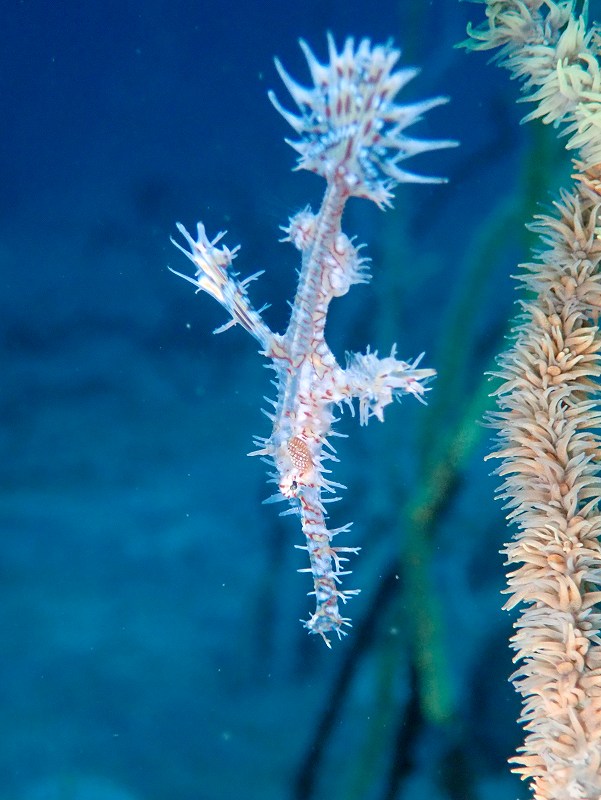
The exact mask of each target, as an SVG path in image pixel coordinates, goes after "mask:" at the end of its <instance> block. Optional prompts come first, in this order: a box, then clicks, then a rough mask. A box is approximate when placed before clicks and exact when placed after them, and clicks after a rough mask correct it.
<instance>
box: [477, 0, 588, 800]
mask: <svg viewBox="0 0 601 800" xmlns="http://www.w3.org/2000/svg"><path fill="white" fill-rule="evenodd" d="M487 17H488V22H487V23H486V24H484V25H483V26H481V27H479V28H476V29H471V30H470V31H469V32H470V36H471V37H472V38H471V41H470V42H468V43H467V44H468V46H469V47H471V48H472V49H488V48H493V47H501V50H500V52H499V53H498V56H497V58H498V59H500V60H501V62H502V63H503V65H504V66H506V67H508V68H509V69H510V70H511V71H512V73H513V75H514V76H516V77H518V78H520V79H521V80H522V81H523V89H524V92H525V99H526V100H527V101H531V102H534V103H536V106H535V109H534V110H533V111H532V112H531V113H530V114H528V116H527V117H526V119H535V118H540V119H542V121H543V122H545V123H551V124H553V125H554V126H555V127H559V128H560V129H561V132H562V134H564V135H567V137H568V139H567V143H566V147H567V148H568V149H570V150H573V151H575V152H576V153H577V154H578V159H579V160H578V161H577V162H576V164H577V170H578V173H577V175H576V176H575V178H576V182H575V185H574V187H573V188H572V190H571V191H563V192H561V195H560V198H559V199H558V200H557V201H556V202H555V203H554V211H553V213H551V214H548V215H540V216H538V217H537V218H536V220H535V223H534V224H533V226H532V228H533V230H534V231H535V232H537V233H538V234H539V235H540V237H541V240H542V247H541V248H540V250H539V251H537V253H536V254H535V259H534V260H533V262H532V263H530V264H525V265H523V267H524V269H525V274H523V275H522V277H521V278H520V279H521V281H522V282H523V283H524V284H525V288H526V289H527V290H529V291H530V292H531V296H532V299H530V300H529V301H528V302H525V301H524V302H522V303H521V306H522V313H521V315H520V317H519V318H518V321H517V326H516V329H515V334H516V337H515V341H514V343H513V346H512V347H511V348H510V349H509V350H508V351H507V352H506V353H504V354H503V355H502V356H501V358H500V360H499V363H500V371H499V377H500V378H501V379H502V381H503V382H502V384H501V386H500V388H499V389H498V391H497V392H496V394H497V398H498V405H499V411H498V412H497V413H496V414H494V415H493V422H494V424H495V426H496V427H497V428H498V430H499V445H498V449H497V450H496V452H494V453H493V454H492V457H494V458H500V459H502V463H501V466H500V467H499V468H498V470H497V472H498V474H499V475H501V476H502V477H503V478H504V483H503V485H502V487H501V489H500V497H502V498H503V499H504V500H505V501H506V507H507V508H509V509H510V513H509V516H508V518H509V520H510V521H511V522H513V523H514V525H515V526H516V527H517V532H516V534H515V536H514V539H513V541H512V542H510V543H509V544H507V545H506V550H505V552H506V554H507V563H508V565H509V566H510V569H511V571H510V572H509V576H508V589H507V592H508V593H509V594H510V595H511V596H510V599H509V600H508V602H507V604H506V606H505V607H506V608H508V609H511V608H513V607H514V606H516V605H518V604H520V605H521V607H522V612H521V616H520V618H519V619H518V621H517V622H516V623H515V628H516V633H515V634H514V636H513V637H512V640H511V641H512V647H513V649H514V650H515V651H516V656H515V661H516V662H518V663H519V666H518V668H517V670H516V672H515V673H514V674H513V676H512V680H513V683H514V686H515V687H516V689H517V691H518V692H520V694H521V695H522V697H523V698H524V706H523V712H522V715H521V722H522V723H523V725H524V727H525V730H526V732H527V736H526V739H525V742H524V746H523V747H522V748H520V750H519V754H518V755H517V756H516V757H515V758H513V759H512V761H513V763H514V764H516V765H517V766H516V767H515V770H514V771H515V772H517V773H519V774H521V776H522V778H524V779H530V780H531V785H532V789H533V792H534V797H535V798H536V799H537V800H599V798H600V797H601V638H600V635H599V632H600V629H601V613H600V611H599V609H598V607H597V604H598V603H599V601H600V600H601V591H599V585H600V583H601V545H600V543H599V535H600V534H601V515H600V513H599V508H598V504H599V498H600V495H601V478H600V477H599V472H600V470H599V459H600V456H601V437H600V436H599V434H598V433H597V430H598V429H599V427H601V410H600V408H599V379H600V378H601V356H600V352H601V335H600V333H599V329H598V327H597V322H598V318H599V313H600V311H601V270H600V265H601V222H600V208H601V192H600V191H599V190H600V183H599V177H600V175H601V172H600V170H601V164H600V163H599V162H600V161H601V111H600V109H601V94H600V92H601V81H600V70H599V47H598V45H599V36H598V32H597V30H596V29H595V28H594V27H592V28H590V29H587V24H586V19H585V18H584V17H582V16H581V17H578V16H577V15H576V14H575V5H574V3H573V2H559V3H554V2H550V1H548V0H547V1H545V2H542V0H523V1H522V0H489V1H488V2H487Z"/></svg>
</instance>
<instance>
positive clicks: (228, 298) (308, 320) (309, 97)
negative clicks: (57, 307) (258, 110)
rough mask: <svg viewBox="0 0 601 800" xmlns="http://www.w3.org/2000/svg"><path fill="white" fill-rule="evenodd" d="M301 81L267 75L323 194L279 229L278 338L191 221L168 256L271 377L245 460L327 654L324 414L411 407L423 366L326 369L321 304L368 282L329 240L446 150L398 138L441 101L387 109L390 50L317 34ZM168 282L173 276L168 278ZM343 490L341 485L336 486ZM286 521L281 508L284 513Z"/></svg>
mask: <svg viewBox="0 0 601 800" xmlns="http://www.w3.org/2000/svg"><path fill="white" fill-rule="evenodd" d="M301 47H302V49H303V51H304V53H305V56H306V58H307V63H308V66H309V71H310V74H311V79H312V82H313V85H312V86H310V87H306V86H302V85H301V84H299V83H297V82H296V81H295V80H294V79H293V78H291V77H290V76H289V75H288V73H287V72H286V71H285V69H284V68H283V67H282V65H281V64H280V62H279V61H277V60H276V67H277V69H278V72H279V74H280V77H281V78H282V80H283V82H284V84H285V86H286V88H287V89H288V91H289V92H290V95H291V97H292V100H293V101H294V103H295V104H296V106H297V112H291V111H288V110H286V109H284V108H283V106H281V105H280V103H279V101H278V100H277V98H276V97H275V95H274V94H273V93H272V92H270V93H269V97H270V99H271V102H272V103H273V105H274V106H275V108H276V109H277V110H278V111H279V112H280V114H281V115H282V116H283V117H284V119H285V120H286V121H287V122H288V123H289V124H290V125H291V127H292V128H293V130H294V132H295V134H296V136H297V137H298V138H297V139H295V140H294V141H290V142H289V143H290V144H291V145H292V147H293V148H294V149H295V150H296V151H297V153H298V154H299V158H298V164H297V169H306V170H310V171H311V172H314V173H316V174H318V175H321V176H322V177H323V178H324V179H325V181H326V191H325V195H324V198H323V201H322V204H321V208H320V209H319V211H318V212H317V213H315V214H314V213H313V212H312V211H311V210H310V209H308V208H307V209H304V210H303V211H300V212H299V213H298V214H296V215H295V216H293V217H292V218H291V219H290V222H289V225H288V226H287V227H286V228H284V231H285V233H286V238H285V241H289V242H291V243H292V244H293V245H294V247H296V248H297V249H298V250H299V251H300V253H301V259H302V266H301V270H300V275H299V281H298V288H297V291H296V297H295V299H294V303H293V304H292V315H291V318H290V323H289V325H288V328H287V330H286V332H285V333H283V334H277V333H273V332H272V331H271V330H270V329H269V327H268V326H267V325H266V323H265V322H264V321H263V319H262V317H261V312H262V310H263V309H260V310H258V311H256V310H255V309H254V307H253V306H252V304H251V302H250V299H249V297H248V295H247V291H246V288H247V285H248V283H249V282H250V281H251V280H253V279H254V278H255V277H257V275H258V274H259V273H256V274H255V275H252V276H251V277H250V278H246V279H245V280H242V281H241V280H239V279H238V276H237V275H236V273H234V272H233V270H232V261H233V258H234V257H235V255H236V253H237V251H238V248H237V247H235V248H234V249H232V250H230V249H229V248H228V247H226V246H225V245H223V244H220V242H221V239H222V236H223V234H219V235H218V236H217V237H215V238H214V239H212V240H210V239H209V238H208V237H207V235H206V233H205V229H204V226H203V225H201V224H199V225H198V234H197V238H196V239H194V238H193V237H192V236H191V235H190V234H188V233H187V231H186V230H185V228H184V227H183V226H182V225H178V229H179V231H180V233H181V234H182V235H183V237H184V239H185V241H186V244H187V247H188V249H186V247H183V246H181V245H179V244H177V243H176V244H177V246H178V247H179V248H180V250H182V251H183V252H184V253H185V254H186V256H188V258H189V259H190V260H191V261H192V263H193V264H194V267H195V274H194V277H188V276H187V275H181V277H183V278H185V279H186V280H187V281H189V282H190V283H192V284H193V285H194V286H196V287H197V291H201V290H202V291H204V292H207V293H208V294H210V295H211V296H212V297H214V298H215V299H216V300H217V301H218V302H219V303H220V304H221V305H222V306H223V307H224V308H225V309H226V311H227V312H228V313H229V315H230V316H231V319H230V320H229V321H228V322H227V323H226V324H225V325H224V326H222V328H220V329H218V330H219V331H221V330H225V329H226V328H229V327H231V326H232V325H236V324H239V325H241V326H242V327H243V328H245V329H246V330H247V331H248V332H249V333H250V334H251V335H252V336H254V337H255V339H257V341H258V342H259V343H260V345H261V353H262V355H264V356H265V357H266V358H268V359H269V360H270V362H271V363H270V365H269V366H271V368H272V369H273V370H274V372H275V381H274V384H275V386H276V388H277V398H276V400H275V401H270V402H272V404H273V412H271V411H269V412H266V414H267V416H268V417H269V419H270V420H271V421H272V423H273V429H272V432H271V434H270V436H268V437H266V438H260V437H259V438H257V440H256V446H257V450H255V451H254V453H252V455H260V456H262V457H263V458H264V459H266V460H267V461H268V463H269V464H270V465H271V467H272V469H273V471H272V472H271V473H270V479H271V481H273V483H275V484H276V485H277V488H278V491H277V492H276V494H275V495H273V496H272V497H271V498H269V501H277V500H287V501H288V502H289V503H290V504H291V509H290V510H291V511H292V512H294V513H297V514H298V515H299V516H300V519H301V526H302V530H303V533H304V536H305V545H304V546H303V549H305V550H307V552H308V555H309V564H310V566H309V568H308V569H307V570H303V571H308V572H310V573H311V574H312V576H313V592H312V594H314V595H315V599H316V610H315V612H314V613H313V614H312V615H311V617H310V618H309V620H307V621H306V622H305V626H306V627H307V628H308V629H309V631H310V632H311V633H316V634H320V635H321V636H322V637H323V639H324V641H325V642H326V644H327V645H328V646H329V645H330V643H329V640H328V637H327V635H326V634H327V633H328V632H330V631H334V632H335V633H336V634H338V636H341V635H342V634H343V633H344V631H343V626H347V625H350V621H349V620H348V619H346V618H344V617H343V616H342V615H341V613H340V609H339V605H340V603H341V602H342V603H346V601H347V600H348V599H349V598H350V597H352V596H353V595H354V594H356V593H357V590H348V589H347V590H343V589H341V588H340V582H341V578H342V576H344V575H347V574H348V570H346V569H345V564H346V562H347V560H348V559H347V554H351V553H356V552H357V548H352V547H338V546H333V544H332V539H333V537H334V535H335V534H337V533H342V532H345V531H346V530H348V527H349V526H348V525H345V526H343V527H340V528H338V529H336V530H329V529H328V528H327V526H326V513H325V508H324V503H326V502H328V500H331V499H335V498H333V497H329V498H327V497H324V495H325V494H327V495H334V494H335V492H336V489H337V488H340V484H337V483H335V482H334V481H332V480H331V479H330V478H329V472H330V471H329V470H328V469H326V468H325V464H324V462H326V461H327V460H330V461H336V460H337V459H336V457H335V450H334V448H333V447H332V445H331V444H330V443H329V442H328V436H330V435H334V433H333V432H332V430H331V429H332V425H333V423H334V421H335V420H334V409H335V407H336V406H343V405H345V404H346V405H350V406H351V408H352V404H353V400H354V399H355V398H357V399H358V401H359V417H360V421H361V423H362V424H364V423H366V422H367V421H368V419H369V418H370V417H371V416H375V417H377V418H378V419H380V420H382V419H383V410H384V407H385V406H387V405H388V404H389V403H391V402H392V401H393V400H394V399H397V398H399V397H400V396H401V395H403V394H412V395H413V396H414V397H417V398H418V399H422V398H423V395H424V392H425V391H426V390H427V387H426V382H427V380H428V379H429V378H431V377H432V376H433V375H434V370H432V369H428V368H422V367H420V366H418V365H419V362H420V358H421V357H419V358H417V359H414V360H413V361H401V360H399V359H397V358H396V355H395V349H394V348H393V349H392V351H391V354H390V355H389V356H387V357H386V358H379V357H378V354H377V353H376V352H370V350H369V348H368V349H367V352H366V353H364V354H359V353H353V354H351V355H350V356H349V357H348V362H347V365H346V367H345V368H342V367H340V366H339V364H338V363H337V361H336V359H335V357H334V355H333V354H332V351H331V350H330V348H329V347H328V345H327V343H326V341H325V338H324V330H325V323H326V318H327V314H328V308H329V304H330V301H331V300H332V298H334V297H341V296H342V295H344V294H346V292H347V291H348V290H349V288H350V287H351V286H352V285H353V284H355V283H365V282H367V281H368V280H369V273H368V268H367V267H368V259H366V258H365V257H364V256H362V255H360V247H357V246H356V245H355V244H354V242H353V240H352V239H350V238H349V237H348V236H346V234H344V233H343V232H342V230H341V219H342V214H343V211H344V207H345V205H346V202H347V200H348V199H349V198H350V197H362V198H365V199H367V200H371V201H373V202H374V203H376V205H378V206H379V207H381V208H382V207H385V206H389V205H391V201H392V196H393V194H392V193H393V189H394V187H395V186H396V184H397V183H400V182H413V183H416V182H417V183H425V182H430V183H437V182H440V180H441V179H439V178H429V177H423V176H420V175H415V174H413V173H410V172H407V171H405V170H404V169H402V168H401V167H400V164H401V162H403V161H404V160H405V159H407V158H409V157H410V156H413V155H415V154H417V153H423V152H426V151H429V150H435V149H438V148H441V147H449V146H451V145H453V144H455V143H454V142H451V141H446V140H440V141H439V140H435V141H429V140H428V141H426V140H422V139H415V138H413V137H411V136H408V135H407V134H406V129H407V128H408V127H409V126H410V125H412V124H413V123H414V122H417V121H418V120H419V119H420V117H421V115H422V114H423V113H425V112H426V111H427V110H428V109H430V108H433V107H434V106H436V105H439V104H440V103H444V102H445V98H441V97H437V98H434V99H432V100H428V101H425V102H421V103H414V104H411V105H400V104H397V103H396V102H395V96H396V94H397V92H398V91H399V90H400V89H401V88H402V87H403V86H404V85H405V84H406V83H407V82H408V81H410V80H411V79H412V78H413V77H414V76H415V74H416V70H415V69H401V70H398V71H396V72H395V71H394V67H395V65H396V62H397V60H398V58H399V55H400V53H399V52H398V51H397V50H395V49H393V48H392V47H390V46H388V45H386V46H381V45H376V46H372V45H371V43H370V42H369V40H368V39H363V40H362V41H361V42H360V43H359V45H358V46H355V43H354V41H353V39H347V40H346V42H345V43H344V45H343V47H342V49H341V50H340V52H339V51H338V50H337V49H336V46H335V44H334V40H333V39H332V37H331V36H330V37H328V55H329V61H328V62H327V63H326V64H321V63H320V62H319V61H318V60H317V58H316V57H315V56H314V55H313V53H312V51H311V50H310V49H309V47H308V45H307V44H305V43H304V42H301ZM176 274H178V275H180V273H176ZM342 488H344V487H342ZM284 513H287V512H284Z"/></svg>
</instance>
